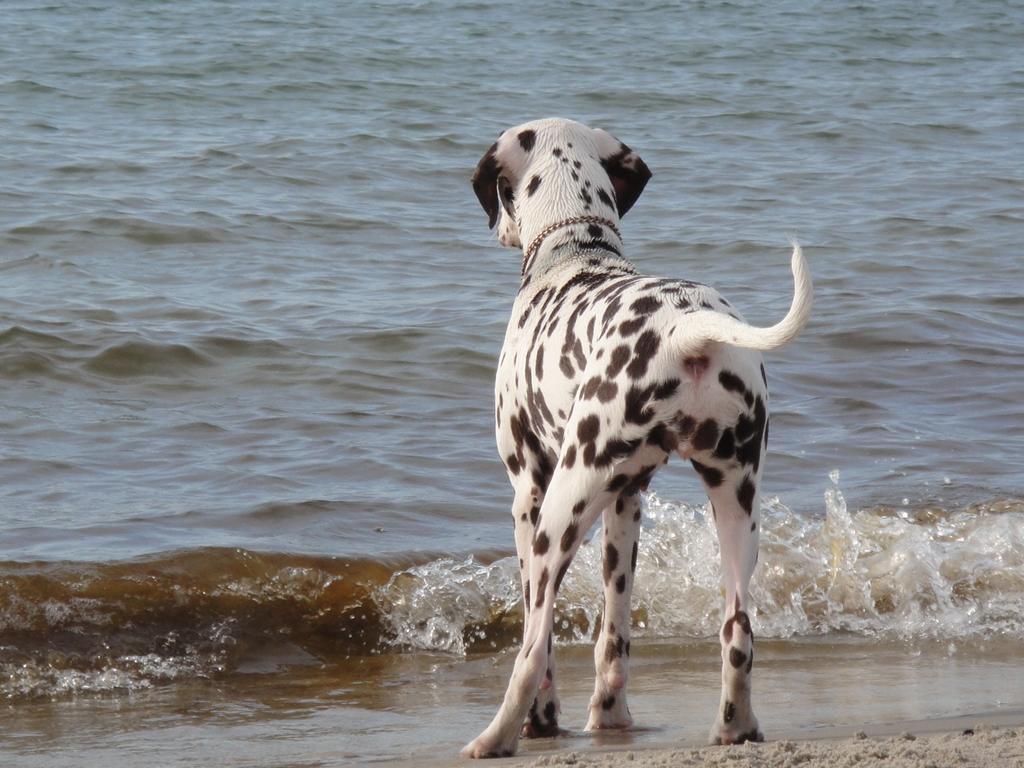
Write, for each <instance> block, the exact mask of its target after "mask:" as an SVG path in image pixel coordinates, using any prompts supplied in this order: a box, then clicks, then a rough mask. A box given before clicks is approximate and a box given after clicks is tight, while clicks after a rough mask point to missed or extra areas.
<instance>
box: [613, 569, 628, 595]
mask: <svg viewBox="0 0 1024 768" xmlns="http://www.w3.org/2000/svg"><path fill="white" fill-rule="evenodd" d="M615 591H616V592H618V593H619V594H620V595H621V594H622V593H623V592H625V591H626V574H624V573H622V574H619V578H618V579H616V580H615Z"/></svg>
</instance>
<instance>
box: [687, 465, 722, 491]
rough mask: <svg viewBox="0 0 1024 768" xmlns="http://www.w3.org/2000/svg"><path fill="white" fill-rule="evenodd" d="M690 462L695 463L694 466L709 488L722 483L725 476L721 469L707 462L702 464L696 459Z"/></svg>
mask: <svg viewBox="0 0 1024 768" xmlns="http://www.w3.org/2000/svg"><path fill="white" fill-rule="evenodd" d="M690 463H691V464H693V468H694V469H695V470H697V473H698V474H699V475H700V476H701V479H703V480H704V482H705V483H706V484H707V486H708V487H709V488H717V487H718V486H720V485H721V484H722V480H723V479H724V476H723V475H722V471H721V470H720V469H716V468H715V467H709V466H707V465H706V464H701V463H700V462H699V461H696V460H695V459H691V460H690Z"/></svg>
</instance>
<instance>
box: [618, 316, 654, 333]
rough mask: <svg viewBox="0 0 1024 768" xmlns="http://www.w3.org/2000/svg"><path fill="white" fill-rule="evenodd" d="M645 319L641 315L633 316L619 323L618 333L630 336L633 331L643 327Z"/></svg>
mask: <svg viewBox="0 0 1024 768" xmlns="http://www.w3.org/2000/svg"><path fill="white" fill-rule="evenodd" d="M646 322H647V321H646V320H645V319H644V318H642V317H635V318H633V319H632V320H627V321H625V322H624V323H621V324H620V325H619V333H620V334H622V335H623V336H632V335H633V334H634V333H636V332H637V331H639V330H640V329H641V328H643V327H644V323H646Z"/></svg>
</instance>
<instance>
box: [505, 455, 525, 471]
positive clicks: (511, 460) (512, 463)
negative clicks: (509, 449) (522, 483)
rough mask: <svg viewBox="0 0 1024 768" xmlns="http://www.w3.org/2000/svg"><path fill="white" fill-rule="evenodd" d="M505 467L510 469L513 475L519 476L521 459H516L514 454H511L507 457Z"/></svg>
mask: <svg viewBox="0 0 1024 768" xmlns="http://www.w3.org/2000/svg"><path fill="white" fill-rule="evenodd" d="M505 466H506V467H508V471H509V472H511V473H512V474H513V475H518V474H519V470H520V469H521V467H520V466H519V459H517V458H516V455H515V454H514V453H510V454H509V455H508V456H506V457H505Z"/></svg>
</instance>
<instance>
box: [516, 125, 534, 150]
mask: <svg viewBox="0 0 1024 768" xmlns="http://www.w3.org/2000/svg"><path fill="white" fill-rule="evenodd" d="M536 141H537V133H536V132H535V131H532V130H529V129H527V130H525V131H520V132H519V146H521V147H522V148H523V151H525V152H529V151H530V150H531V149H533V145H534V143H535V142H536Z"/></svg>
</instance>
